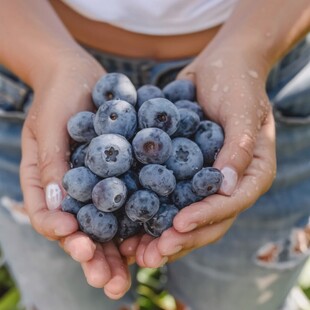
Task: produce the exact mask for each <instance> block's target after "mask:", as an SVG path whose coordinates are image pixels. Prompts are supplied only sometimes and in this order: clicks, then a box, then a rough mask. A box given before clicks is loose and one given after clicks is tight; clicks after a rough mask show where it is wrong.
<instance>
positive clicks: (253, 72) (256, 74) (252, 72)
mask: <svg viewBox="0 0 310 310" xmlns="http://www.w3.org/2000/svg"><path fill="white" fill-rule="evenodd" d="M248 75H249V76H250V77H252V78H253V79H257V78H258V73H257V72H256V71H254V70H249V71H248Z"/></svg>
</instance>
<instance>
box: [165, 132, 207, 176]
mask: <svg viewBox="0 0 310 310" xmlns="http://www.w3.org/2000/svg"><path fill="white" fill-rule="evenodd" d="M165 165H166V167H167V168H168V169H170V170H172V171H173V173H174V175H175V177H176V178H177V180H184V179H190V178H191V177H193V175H194V174H195V173H196V172H197V171H199V170H200V169H201V168H202V166H203V156H202V153H201V150H200V148H199V147H198V145H197V144H196V143H195V142H193V141H191V140H189V139H187V138H175V139H173V140H172V154H171V156H170V157H169V159H168V160H167V161H166V163H165Z"/></svg>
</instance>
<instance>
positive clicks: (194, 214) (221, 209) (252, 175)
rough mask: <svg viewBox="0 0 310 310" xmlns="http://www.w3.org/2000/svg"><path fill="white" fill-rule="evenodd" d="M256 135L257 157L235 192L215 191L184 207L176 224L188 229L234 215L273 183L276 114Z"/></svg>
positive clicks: (248, 205) (182, 229)
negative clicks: (225, 194) (274, 123)
mask: <svg viewBox="0 0 310 310" xmlns="http://www.w3.org/2000/svg"><path fill="white" fill-rule="evenodd" d="M269 121H270V122H271V126H270V127H268V126H264V128H262V132H261V134H260V135H259V137H258V138H257V143H256V147H255V150H254V158H253V160H252V162H251V164H250V165H249V167H248V168H247V170H246V171H245V174H244V176H243V177H242V178H241V180H240V182H239V184H238V187H237V189H236V191H235V192H234V193H233V195H232V196H224V195H220V194H215V195H211V196H209V197H207V198H206V199H204V200H202V201H200V202H197V203H194V204H192V205H190V206H188V207H186V208H184V209H182V210H181V211H180V212H179V213H178V214H177V215H176V217H175V218H174V221H173V225H174V228H175V229H176V230H177V231H179V232H189V231H192V230H193V229H195V228H197V227H201V226H204V225H210V224H212V223H218V222H220V221H222V220H225V219H228V218H233V217H235V216H236V215H237V214H239V213H240V212H242V211H244V210H245V209H246V208H248V207H250V206H251V205H252V204H253V203H254V202H255V201H256V200H257V199H258V198H259V197H260V196H261V195H262V194H263V193H265V192H266V191H267V190H268V189H269V188H270V186H271V184H272V182H273V180H274V177H275V174H276V161H275V149H274V147H273V146H274V135H275V133H274V126H273V118H270V120H268V122H269Z"/></svg>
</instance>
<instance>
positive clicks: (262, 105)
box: [259, 99, 265, 107]
mask: <svg viewBox="0 0 310 310" xmlns="http://www.w3.org/2000/svg"><path fill="white" fill-rule="evenodd" d="M259 105H260V106H261V107H265V101H264V100H262V99H261V100H259Z"/></svg>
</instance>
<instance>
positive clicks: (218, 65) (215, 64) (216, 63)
mask: <svg viewBox="0 0 310 310" xmlns="http://www.w3.org/2000/svg"><path fill="white" fill-rule="evenodd" d="M211 66H212V67H216V68H223V61H222V60H221V59H218V60H216V61H214V62H213V63H212V64H211Z"/></svg>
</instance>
